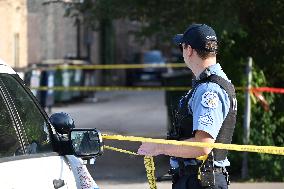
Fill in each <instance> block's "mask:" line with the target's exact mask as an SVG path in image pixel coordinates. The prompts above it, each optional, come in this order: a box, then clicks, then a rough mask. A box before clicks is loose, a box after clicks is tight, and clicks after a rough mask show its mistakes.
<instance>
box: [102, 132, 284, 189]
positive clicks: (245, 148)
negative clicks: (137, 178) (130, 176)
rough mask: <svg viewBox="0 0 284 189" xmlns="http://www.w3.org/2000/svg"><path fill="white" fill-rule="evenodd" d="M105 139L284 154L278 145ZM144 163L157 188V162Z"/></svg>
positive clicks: (150, 159)
mask: <svg viewBox="0 0 284 189" xmlns="http://www.w3.org/2000/svg"><path fill="white" fill-rule="evenodd" d="M103 139H106V140H123V141H132V142H152V143H158V144H173V145H185V146H192V147H209V148H217V149H226V150H234V151H243V152H257V153H267V154H275V155H284V147H277V146H256V145H237V144H221V143H204V142H186V141H176V140H165V139H153V138H144V137H135V136H122V135H106V134H103ZM104 147H105V148H106V149H109V150H114V151H117V152H121V153H127V154H131V155H139V154H137V153H135V152H131V151H127V150H123V149H119V148H114V147H110V146H106V145H105V146H104ZM206 158H207V156H200V157H198V158H197V159H199V160H203V161H204V160H206ZM144 165H145V169H146V174H147V178H148V183H149V186H150V189H157V184H156V177H155V164H154V160H153V157H151V156H145V157H144Z"/></svg>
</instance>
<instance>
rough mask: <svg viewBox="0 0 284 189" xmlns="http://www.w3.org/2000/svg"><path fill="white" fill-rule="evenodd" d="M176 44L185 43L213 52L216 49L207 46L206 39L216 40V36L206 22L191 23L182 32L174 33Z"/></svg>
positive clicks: (194, 47)
mask: <svg viewBox="0 0 284 189" xmlns="http://www.w3.org/2000/svg"><path fill="white" fill-rule="evenodd" d="M173 41H174V43H175V44H176V45H180V44H182V43H186V44H188V45H190V46H191V47H192V48H193V49H199V50H205V51H209V52H214V51H216V50H217V49H212V48H208V47H207V45H206V44H207V42H208V41H216V42H217V36H216V33H215V31H214V30H213V29H212V28H211V27H210V26H207V25H206V24H192V25H190V26H189V27H188V28H187V29H186V30H185V32H184V33H183V34H176V35H175V36H174V38H173Z"/></svg>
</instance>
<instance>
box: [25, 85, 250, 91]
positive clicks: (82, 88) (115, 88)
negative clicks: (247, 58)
mask: <svg viewBox="0 0 284 189" xmlns="http://www.w3.org/2000/svg"><path fill="white" fill-rule="evenodd" d="M29 88H30V89H31V90H40V91H47V90H54V91H188V90H189V89H191V88H190V87H187V86H158V87H142V86H141V87H140V86H137V87H127V86H88V87H86V86H70V87H63V86H55V87H45V86H40V87H29ZM236 90H246V88H245V87H236Z"/></svg>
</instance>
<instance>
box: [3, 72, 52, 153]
mask: <svg viewBox="0 0 284 189" xmlns="http://www.w3.org/2000/svg"><path fill="white" fill-rule="evenodd" d="M0 102H1V108H0V133H1V135H0V141H2V140H6V141H7V138H8V139H9V140H8V145H6V146H5V148H2V147H1V150H0V158H1V157H5V156H11V155H21V154H34V153H39V152H40V151H51V146H50V137H49V132H48V128H47V122H46V119H45V117H44V116H43V114H42V113H41V112H40V110H39V108H38V107H37V105H36V103H35V102H34V100H33V98H32V97H31V96H30V95H29V94H28V93H27V92H26V90H25V89H24V87H23V86H22V85H21V84H20V82H19V81H18V79H16V78H15V77H14V76H12V75H9V74H0ZM15 148H16V149H15Z"/></svg>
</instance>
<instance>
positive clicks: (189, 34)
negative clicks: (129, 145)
mask: <svg viewBox="0 0 284 189" xmlns="http://www.w3.org/2000/svg"><path fill="white" fill-rule="evenodd" d="M174 42H175V43H176V44H177V45H179V46H180V48H181V50H182V53H183V58H184V61H185V64H186V66H187V67H188V68H189V69H190V70H191V71H192V72H193V74H194V76H195V78H194V79H193V83H192V89H191V90H190V91H189V92H188V93H187V94H186V95H185V96H184V97H182V99H181V100H180V103H179V108H178V110H177V113H176V120H177V121H176V123H174V125H173V129H172V130H171V131H170V133H169V137H168V138H169V139H175V140H184V141H188V142H206V143H214V142H218V143H226V144H229V143H231V140H232V136H233V131H234V127H235V122H236V111H237V106H236V105H237V104H236V97H235V89H234V86H233V85H232V84H231V82H230V80H229V79H228V77H227V76H226V74H225V73H224V72H223V70H222V68H221V66H220V64H218V63H217V62H216V54H217V50H218V43H217V36H216V34H215V31H214V30H213V29H212V28H211V27H210V26H208V25H206V24H192V25H190V26H189V27H188V28H187V29H186V30H185V32H184V33H183V34H177V35H176V36H175V37H174ZM138 153H139V154H142V155H150V156H155V155H159V154H165V155H169V156H171V158H170V164H171V167H172V169H171V174H172V175H173V185H172V187H173V188H174V189H186V188H193V189H199V188H228V184H229V178H228V177H229V176H228V172H227V170H226V166H229V165H230V162H229V161H228V159H227V150H219V149H212V148H208V147H203V148H201V147H190V146H176V145H165V144H155V143H143V144H142V145H141V146H140V148H139V149H138ZM200 156H205V157H206V158H203V160H200V158H198V157H200Z"/></svg>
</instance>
